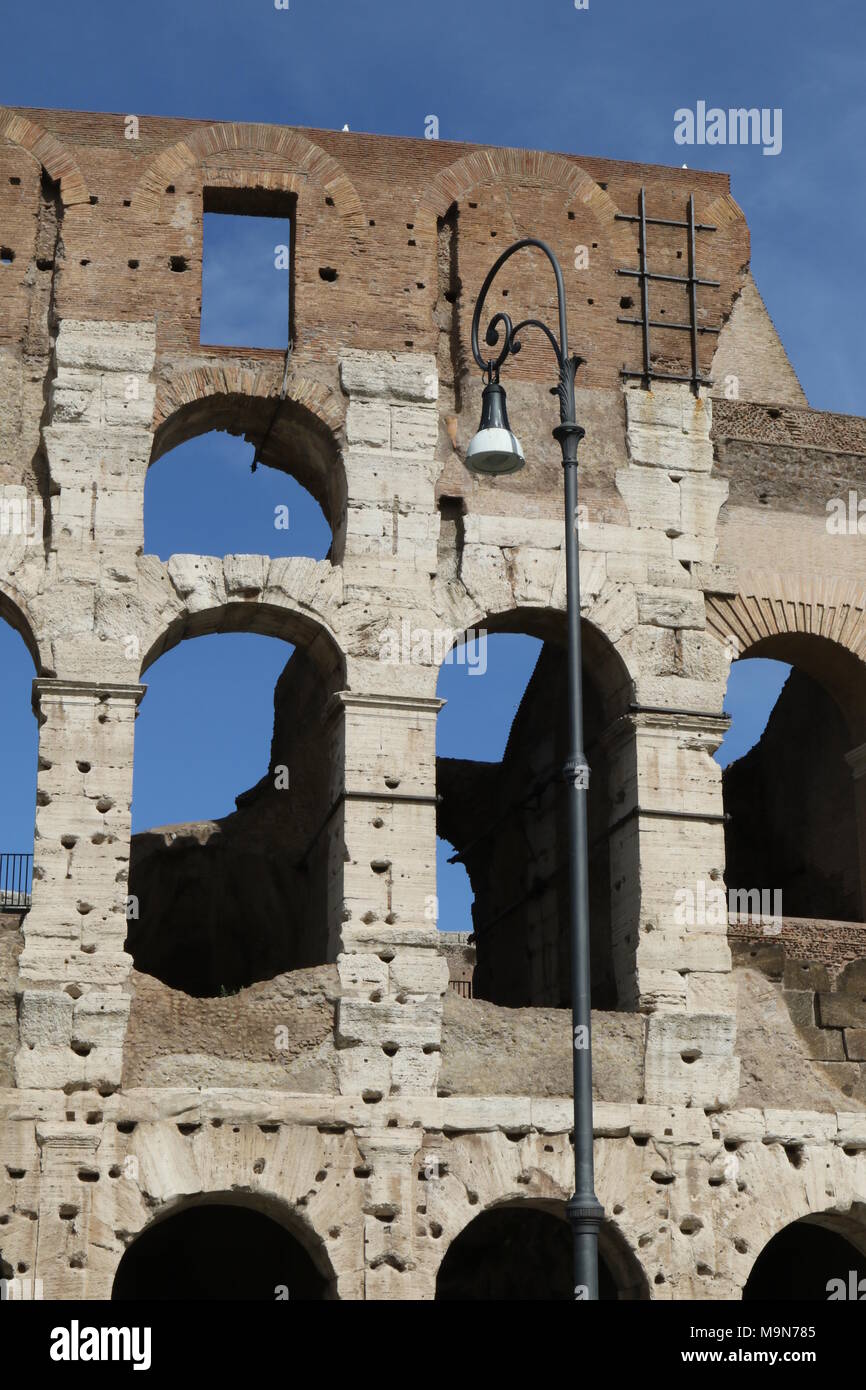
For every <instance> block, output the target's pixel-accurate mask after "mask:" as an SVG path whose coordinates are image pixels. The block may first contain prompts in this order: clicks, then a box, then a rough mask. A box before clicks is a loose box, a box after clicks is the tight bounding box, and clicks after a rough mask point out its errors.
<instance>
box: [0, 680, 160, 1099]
mask: <svg viewBox="0 0 866 1390" xmlns="http://www.w3.org/2000/svg"><path fill="white" fill-rule="evenodd" d="M144 689H145V687H144V686H142V685H99V684H92V683H90V682H86V681H64V680H43V679H40V680H36V681H34V683H33V690H34V708H35V709H36V712H37V717H38V718H39V722H40V731H39V772H38V780H37V791H36V837H35V846H34V867H33V894H32V908H31V910H30V912H29V913H28V914H27V916H26V918H25V920H24V949H23V951H22V953H21V956H20V959H19V987H20V989H21V1004H20V1046H19V1051H18V1055H17V1058H16V1063H15V1075H16V1080H17V1084H18V1085H19V1086H21V1087H42V1086H52V1087H54V1086H56V1087H60V1086H67V1085H76V1086H82V1085H92V1086H100V1087H115V1086H117V1085H119V1083H120V1072H121V1060H122V1048H123V1038H124V1034H125V1031H126V1019H127V1014H128V1011H129V998H128V996H127V995H126V994H125V993H124V984H125V981H126V977H127V974H128V972H129V967H130V965H131V964H132V961H131V958H130V957H129V956H128V955H127V953H126V951H125V950H124V942H125V940H126V930H127V874H128V868H129V845H130V804H131V800H132V765H133V746H134V732H133V730H134V723H135V712H136V707H137V705H138V702H139V700H140V699H141V697H142V695H143V693H144Z"/></svg>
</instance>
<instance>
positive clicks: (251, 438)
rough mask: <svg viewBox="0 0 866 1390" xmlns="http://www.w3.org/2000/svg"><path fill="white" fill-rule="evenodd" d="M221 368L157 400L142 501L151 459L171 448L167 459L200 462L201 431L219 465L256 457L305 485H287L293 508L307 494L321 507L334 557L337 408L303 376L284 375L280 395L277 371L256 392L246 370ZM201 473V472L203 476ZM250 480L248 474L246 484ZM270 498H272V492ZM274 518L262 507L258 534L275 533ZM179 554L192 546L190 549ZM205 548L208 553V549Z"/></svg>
mask: <svg viewBox="0 0 866 1390" xmlns="http://www.w3.org/2000/svg"><path fill="white" fill-rule="evenodd" d="M220 375H221V377H224V378H231V379H227V380H222V381H214V382H206V383H205V384H204V385H203V384H202V383H201V382H199V381H181V382H179V383H173V387H172V393H171V394H172V399H171V401H168V400H164V401H162V402H161V409H162V410H163V411H165V412H166V413H165V414H164V415H163V418H162V419H161V420H160V422H159V424H158V426H157V429H156V432H155V434H154V439H153V448H152V451H151V458H150V469H149V473H148V479H147V482H146V486H145V498H146V500H147V499H148V497H149V495H150V494H151V492H152V491H153V490H154V488H155V487H158V483H159V478H160V476H162V475H164V473H165V470H164V469H163V468H159V469H158V471H157V473H154V468H153V466H154V464H159V462H160V461H161V460H162V459H164V458H165V456H166V455H167V454H169V453H171V454H172V455H173V458H172V463H175V462H183V461H189V460H192V461H193V464H195V463H198V467H199V469H200V470H202V469H206V460H207V456H208V440H204V439H203V438H202V437H203V436H208V437H209V439H210V441H212V446H213V450H214V451H215V452H214V453H213V454H212V456H213V457H217V458H218V459H219V460H221V461H222V467H223V471H225V467H226V466H227V465H230V464H232V463H233V464H235V465H238V466H242V467H246V468H247V469H250V468H251V467H252V465H253V463H254V462H255V465H256V469H257V470H258V469H260V468H264V469H273V470H275V471H276V472H278V473H282V474H288V475H289V476H290V477H291V478H292V479H293V480H294V482H295V484H296V485H297V489H299V490H300V489H302V490H303V491H302V492H301V491H299V490H298V491H295V490H293V491H295V497H294V500H295V506H296V508H297V506H298V504H299V503H302V502H304V496H305V494H306V495H308V497H309V499H311V501H310V502H309V503H307V504H305V510H306V507H312V504H315V507H316V508H318V509H319V510H320V512H321V521H323V522H324V524H326V525H327V526H328V528H329V529H330V533H331V537H332V539H331V543H330V546H329V548H328V550H327V556H328V558H330V559H331V560H332V561H333V562H334V563H338V562H339V560H340V558H341V557H342V553H343V546H344V528H345V511H346V478H345V470H344V468H343V464H342V459H341V454H340V448H339V444H338V442H337V438H336V435H335V428H336V427H337V420H336V419H335V418H333V417H334V415H335V409H334V406H333V404H332V403H331V402H329V401H328V400H326V399H322V397H323V396H325V397H326V396H327V393H323V392H322V390H321V388H318V387H315V386H312V385H311V384H308V383H307V384H305V383H298V382H291V381H290V382H289V386H288V393H287V395H286V397H285V399H281V398H280V391H281V380H278V379H277V377H276V376H275V377H274V380H273V381H272V382H271V383H269V386H268V389H267V392H266V393H265V394H262V393H261V391H262V386H261V383H259V382H258V381H256V380H255V379H249V374H244V373H239V372H235V373H232V371H231V369H227V370H226V371H225V372H223V373H221V374H220ZM235 378H236V379H235ZM293 392H294V394H293ZM172 406H174V408H171V407H172ZM222 436H229V437H231V436H234V437H235V438H237V439H241V440H243V441H245V443H246V444H247V445H248V446H250V445H251V446H252V448H247V449H246V451H241V449H240V448H236V447H235V446H233V445H232V444H231V443H230V442H229V439H226V438H222ZM193 441H194V446H193V448H192V449H190V448H189V447H187V448H186V449H184V448H183V446H190V445H193ZM175 451H176V452H175ZM151 475H153V476H151ZM206 478H207V473H206V471H205V472H203V473H202V481H204V480H205V479H206ZM255 481H256V480H255V479H254V478H252V477H250V483H251V484H252V483H255ZM260 491H264V489H261V490H260ZM238 495H239V496H240V495H241V494H240V493H239V494H238ZM251 495H252V494H251ZM268 500H269V501H271V502H272V503H273V499H271V498H270V497H269V499H268ZM280 502H281V499H277V504H280ZM190 505H191V506H192V505H195V499H194V497H193V498H191V499H190ZM199 505H201V502H199ZM287 505H288V506H289V512H290V516H289V527H288V530H289V534H291V499H289V502H288V503H287ZM278 519H279V520H283V518H276V517H275V515H274V513H273V511H271V513H270V515H268V516H265V508H264V506H262V523H261V524H262V534H263V536H264V535H265V534H268V539H269V540H272V539H273V532H274V530H275V529H276V530H278V529H279V527H275V521H276V520H278ZM306 519H307V524H308V526H313V528H314V530H315V529H316V528H315V526H314V522H315V513H314V512H313V511H312V510H309V513H308V516H307V518H306ZM316 548H317V549H318V542H317V547H316ZM178 553H192V552H191V551H190V550H189V549H188V550H187V551H185V552H178ZM206 553H211V552H210V549H208V551H207V552H206ZM223 553H229V552H223ZM236 553H243V547H240V546H239V547H236ZM246 553H251V554H252V553H255V554H270V553H272V551H271V550H269V549H268V548H267V547H263V548H262V549H260V550H256V551H252V550H247V551H246ZM278 553H280V554H283V553H288V554H298V553H303V554H310V553H312V552H311V551H310V550H309V549H305V550H303V551H297V550H288V551H287V550H280V551H279V552H278ZM317 558H318V557H317Z"/></svg>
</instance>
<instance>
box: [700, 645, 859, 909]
mask: <svg viewBox="0 0 866 1390" xmlns="http://www.w3.org/2000/svg"><path fill="white" fill-rule="evenodd" d="M825 645H827V644H822V646H825ZM784 650H785V652H786V654H788V655H796V654H798V653H800V652H801V648H797V650H796V652H794V653H790V652H787V649H784ZM810 650H811V649H810ZM762 654H763V655H765V656H779V655H780V652H779V651H777V649H776V648H773V647H767V648H766V649H764V651H763V653H762ZM751 655H752V653H750V656H751ZM813 669H814V662H813ZM854 743H855V740H854V739H853V738H852V735H851V732H850V728H849V724H848V721H847V720H846V718H845V717H844V716H843V713H842V710H841V709H840V707H839V705H838V703H837V701H836V699H835V698H834V697H833V695H831V694H830V693H829V691H828V689H827V688H826V686H825V684H824V682H823V681H819V680H818V679H816V678H815V677H814V676H813V675H810V674H807V672H806V671H805V670H804V669H802V668H798V667H795V668H794V669H793V670H792V671H791V673H790V675H789V676H788V679H787V681H786V682H785V685H784V687H783V689H782V692H781V694H780V696H779V698H778V700H777V702H776V704H775V705H774V707H773V709H772V712H771V713H770V717H769V719H768V721H767V726H766V728H765V729H764V732H763V733H762V735H761V737H760V738H759V740H758V742H757V743H756V744H755V745H754V747H752V748H751V749H750V750H749V752H748V753H746V754H745V755H744V756H743V757H741V758H738V759H737V760H736V761H735V762H732V763H730V764H729V765H728V766H727V767H726V768H725V770H724V773H723V776H722V788H723V797H724V809H725V813H726V816H727V820H726V823H725V864H726V867H725V883H726V886H727V887H728V888H729V889H742V890H747V891H748V890H753V889H759V890H767V892H768V894H769V893H770V891H773V892H779V893H780V894H781V910H782V915H783V916H785V917H814V918H818V919H823V920H831V921H843V922H861V921H862V920H863V915H864V913H863V900H862V890H861V881H860V849H859V844H858V806H857V799H856V795H857V784H856V782H855V779H854V776H853V773H852V769H851V767H850V766H849V764H848V763H847V762H846V760H845V754H846V753H848V752H849V751H850V750H851V749H852V747H853V746H854ZM864 810H866V805H864V807H863V808H861V811H860V812H859V814H862V812H863V811H864Z"/></svg>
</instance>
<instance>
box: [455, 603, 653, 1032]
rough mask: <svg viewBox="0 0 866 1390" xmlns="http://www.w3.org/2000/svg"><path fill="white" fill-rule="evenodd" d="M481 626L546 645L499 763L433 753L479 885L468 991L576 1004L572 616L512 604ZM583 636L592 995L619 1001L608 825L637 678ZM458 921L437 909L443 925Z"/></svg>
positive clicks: (463, 853)
mask: <svg viewBox="0 0 866 1390" xmlns="http://www.w3.org/2000/svg"><path fill="white" fill-rule="evenodd" d="M481 629H483V630H484V632H486V634H487V637H488V639H493V638H495V637H498V635H499V634H525V635H526V636H530V637H535V638H537V639H540V641H541V647H540V652H539V656H538V660H537V663H536V665H535V667H534V670H533V671H532V674H531V676H530V677H529V680H528V682H527V683H526V684H525V689H523V691H522V692H520V695H519V701H517V700H516V701H515V703H517V710H516V713H515V715H514V719H513V722H512V724H511V729H510V733H509V735H508V741H507V744H506V747H505V752H504V755H503V756H502V758H501V761H499V762H489V761H488V762H482V761H479V760H477V759H475V758H472V757H466V756H464V757H447V756H444V752H443V755H442V756H439V757H437V785H438V792H439V797H440V800H439V807H438V812H437V822H438V826H437V828H438V832H439V834H440V836H441V837H442V838H443V839H445V840H447V841H450V843H451V844H452V845H454V846H455V847H456V857H457V858H458V859H459V860H460V862H462V863H463V864H464V866H465V868H466V870H467V872H468V874H469V878H470V882H471V885H472V890H473V894H474V902H473V905H472V928H473V932H474V944H475V948H476V953H477V964H476V966H475V972H474V977H473V982H472V992H473V996H474V997H476V998H481V999H487V1000H489V1001H490V1002H492V1003H496V1004H501V1005H507V1006H510V1007H525V1006H527V1005H547V1006H553V1007H563V1008H564V1007H567V1006H568V1005H569V1004H570V978H569V960H570V945H569V930H568V913H569V902H568V876H567V871H568V811H567V800H566V796H565V784H564V782H563V780H562V776H561V772H562V766H563V764H564V762H565V759H566V756H567V745H568V729H567V666H566V647H565V618H564V615H563V614H557V613H553V612H550V611H545V612H536V613H531V612H525V611H524V612H515V613H509V614H506V615H499V616H496V617H491V618H488V619H487V620H485V622H484V623H483V624H480V625H479V629H476V631H479V630H481ZM484 640H485V639H484V638H474V639H473V642H476V643H479V642H483V641H484ZM583 640H584V653H583V655H584V671H583V685H584V729H585V737H584V743H585V752H586V755H587V760H588V762H589V765H590V769H591V776H590V798H589V851H590V919H591V958H592V991H593V1004H594V1006H595V1007H596V1008H599V1009H605V1008H607V1009H612V1008H616V1007H617V1005H618V1002H619V1001H620V1000H621V999H622V998H623V996H624V995H625V993H626V991H625V990H624V989H623V988H622V977H623V976H624V975H625V974H627V971H625V970H624V967H623V963H622V962H621V961H619V960H617V959H616V958H615V947H614V935H615V934H614V930H613V927H614V922H613V910H612V888H611V884H612V875H613V874H614V872H615V864H616V859H617V848H616V845H615V843H614V841H613V840H612V838H611V826H612V824H613V823H614V821H615V816H614V812H613V807H614V797H615V789H614V787H613V785H612V783H613V780H614V778H615V776H616V775H617V774H616V772H615V766H614V763H613V761H612V760H611V759H610V757H609V750H608V746H607V735H608V731H609V730H610V728H611V727H612V725H613V724H614V723H616V721H617V720H618V719H619V717H620V716H621V715H622V714H623V713H625V711H626V709H627V707H628V703H629V700H630V697H631V682H630V680H629V677H628V673H627V671H626V668H625V666H624V664H623V662H622V660H621V658H620V657H619V656H618V654H617V653H616V652H615V651H614V649H613V648H612V647H611V646H610V644H609V643H608V642H607V640H606V639H605V638H604V637H603V636H602V634H601V633H600V632H599V631H598V630H597V629H596V628H594V627H593V626H592V625H591V624H590V623H588V622H584V623H583ZM492 645H493V642H492V640H490V642H489V648H490V649H492ZM455 650H456V649H455ZM466 669H467V671H468V670H469V669H471V667H470V666H469V664H468V662H467V666H466ZM479 669H480V667H479ZM478 684H479V686H480V684H481V683H480V682H479V683H478ZM440 693H442V678H441V675H440ZM441 719H442V716H441V715H440V720H441ZM443 727H444V726H443ZM441 746H442V745H441V742H440V748H441ZM454 925H455V924H454V923H449V922H447V921H445V920H443V919H442V918H441V916H440V927H442V928H444V929H445V930H448V929H451V930H453V929H454ZM461 925H462V924H461Z"/></svg>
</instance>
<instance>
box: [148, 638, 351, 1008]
mask: <svg viewBox="0 0 866 1390" xmlns="http://www.w3.org/2000/svg"><path fill="white" fill-rule="evenodd" d="M147 679H148V693H147V695H146V697H145V699H144V700H143V702H142V705H141V708H140V711H139V720H138V725H137V732H136V762H135V782H134V799H133V831H134V834H133V841H132V852H131V859H130V876H129V893H130V899H129V905H128V915H129V918H130V921H129V933H128V939H127V949H128V950H129V951H130V953H131V954H132V957H133V960H134V962H135V965H136V968H137V969H138V970H141V971H143V972H144V973H146V974H150V975H154V976H156V977H157V978H158V979H160V980H162V981H163V983H165V984H167V985H169V986H170V987H171V988H172V989H178V990H183V991H184V992H185V993H186V994H191V995H196V996H202V997H215V996H220V995H226V994H234V993H236V992H237V991H238V990H239V989H242V988H245V987H246V986H248V985H250V984H253V983H254V982H256V981H258V980H267V979H272V978H273V977H274V976H276V975H279V974H282V973H284V972H286V971H288V970H294V969H298V968H301V967H303V966H312V965H319V964H322V963H323V962H324V961H325V960H326V958H327V878H328V876H327V857H326V856H327V841H326V837H322V836H320V837H318V838H316V837H315V831H316V829H317V828H318V827H319V826H321V825H322V823H323V822H324V820H325V818H326V815H327V810H328V796H329V781H330V762H331V749H330V745H329V743H328V742H327V731H326V729H325V727H324V725H323V722H322V712H323V709H324V706H325V703H326V702H327V699H328V698H329V696H330V694H331V692H332V689H333V688H335V684H336V683H338V682H339V677H338V676H337V675H336V674H334V675H333V676H331V677H327V676H325V675H324V674H323V673H322V671H321V670H320V668H319V667H318V666H317V665H316V663H315V662H314V661H313V659H312V657H311V656H310V655H309V653H308V652H307V650H306V649H304V648H302V647H297V648H292V647H291V646H290V645H289V644H288V643H287V642H282V641H278V640H274V639H273V638H266V637H262V636H257V635H255V634H252V633H240V632H238V633H222V634H219V635H211V636H209V637H198V638H196V639H195V640H193V641H188V642H183V643H181V644H180V645H179V646H178V647H175V648H174V649H172V650H171V651H169V652H168V653H167V654H166V655H164V656H163V657H161V658H160V659H159V660H158V662H156V663H155V664H154V666H152V667H151V668H150V671H149V673H148V677H147Z"/></svg>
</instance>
